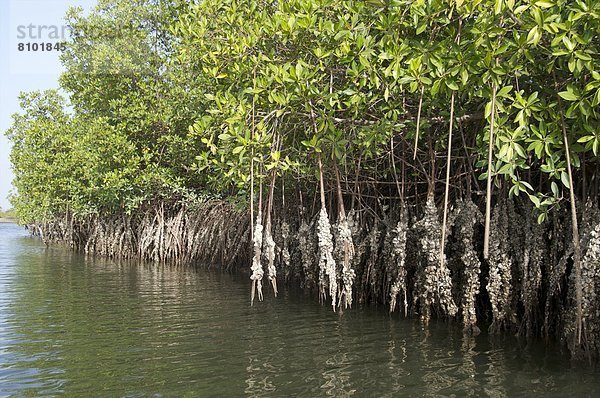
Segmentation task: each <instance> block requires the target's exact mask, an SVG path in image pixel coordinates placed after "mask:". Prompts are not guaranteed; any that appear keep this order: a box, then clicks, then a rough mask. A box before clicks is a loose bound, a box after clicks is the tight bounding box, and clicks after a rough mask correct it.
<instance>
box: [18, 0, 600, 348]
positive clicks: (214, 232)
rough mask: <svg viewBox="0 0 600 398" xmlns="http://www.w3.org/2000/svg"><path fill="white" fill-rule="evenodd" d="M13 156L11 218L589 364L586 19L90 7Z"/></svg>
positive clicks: (458, 1) (594, 312)
mask: <svg viewBox="0 0 600 398" xmlns="http://www.w3.org/2000/svg"><path fill="white" fill-rule="evenodd" d="M67 21H68V24H69V27H70V29H71V31H72V35H71V39H70V41H69V42H68V43H67V49H66V51H65V52H64V54H63V55H62V61H63V65H64V68H65V71H64V74H63V75H62V77H61V79H60V87H61V90H60V91H47V92H33V93H25V94H23V95H22V96H21V108H22V111H21V113H19V114H16V115H15V116H14V122H13V125H12V127H11V128H10V129H9V130H8V132H7V135H8V137H9V139H10V140H11V141H12V144H13V151H12V155H11V158H12V163H13V167H14V172H15V181H14V185H15V187H16V193H15V195H14V196H13V198H12V201H13V204H14V206H15V209H16V210H17V212H18V214H19V217H20V219H21V220H22V221H23V222H24V223H27V224H29V225H30V226H31V228H32V229H33V231H34V232H35V233H36V234H39V235H41V236H42V238H43V239H45V240H46V241H59V242H66V243H68V244H70V245H72V246H73V247H74V248H76V249H79V250H85V251H86V252H91V253H99V254H102V255H108V256H125V257H139V258H144V259H150V260H156V261H162V262H171V261H177V262H185V263H192V262H202V263H205V264H211V265H221V266H223V267H226V268H236V269H241V270H244V271H245V272H248V274H249V275H250V279H251V281H252V288H251V296H252V301H253V302H254V301H256V300H257V299H258V300H260V299H262V297H263V294H267V293H269V292H270V291H273V293H274V294H277V283H278V282H279V283H281V282H282V281H295V282H296V283H300V284H302V286H305V287H306V288H309V289H314V290H315V291H316V292H318V296H319V298H320V300H322V301H323V302H324V303H327V305H330V306H331V307H332V308H333V310H335V311H337V310H343V309H346V308H349V307H350V306H352V305H353V304H355V303H357V302H358V303H364V302H375V303H382V304H384V305H387V306H389V308H390V311H399V312H400V313H402V314H403V315H404V316H408V315H411V314H416V315H418V316H420V317H421V318H422V320H423V322H424V324H425V325H426V324H427V323H428V322H429V320H430V319H431V318H432V317H437V318H448V319H454V320H457V321H459V322H462V323H463V325H464V328H465V332H467V333H477V332H479V330H480V329H481V328H485V329H486V330H489V331H492V332H496V331H511V332H514V333H519V334H522V335H542V336H546V337H556V338H560V339H562V340H563V341H564V342H565V344H566V345H567V346H568V347H569V348H570V349H571V351H572V353H573V354H576V355H579V354H582V353H588V354H590V355H597V354H598V353H599V352H600V315H599V314H600V295H599V294H598V292H600V264H599V258H600V240H599V239H600V215H599V214H600V213H599V211H598V190H599V178H600V170H599V164H600V158H599V151H600V124H599V122H600V119H599V115H600V107H599V105H600V68H599V60H600V54H599V51H600V37H599V31H600V29H599V28H600V2H598V1H596V0H576V1H566V0H544V1H538V0H473V1H463V0H415V1H408V0H370V1H359V0H289V1H256V0H203V1H190V2H188V1H177V0H100V1H99V2H98V6H97V7H96V9H95V10H94V11H92V12H91V13H89V14H85V13H83V11H82V10H77V9H73V10H71V11H70V12H69V14H68V15H67Z"/></svg>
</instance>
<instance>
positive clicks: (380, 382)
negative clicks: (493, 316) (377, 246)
mask: <svg viewBox="0 0 600 398" xmlns="http://www.w3.org/2000/svg"><path fill="white" fill-rule="evenodd" d="M248 292H249V290H248V282H247V279H246V277H243V276H233V275H227V274H222V273H219V272H209V271H203V270H199V271H194V270H191V269H187V268H180V269H177V268H173V267H164V266H156V265H152V264H138V263H135V262H119V261H111V260H103V259H98V258H94V257H86V256H82V255H79V254H75V253H72V252H70V251H68V250H62V249H59V248H45V247H44V246H43V245H40V244H39V243H38V242H37V241H35V240H31V239H29V238H27V237H26V236H25V235H24V234H23V233H22V231H21V230H19V229H15V228H12V229H10V228H9V229H7V228H6V227H4V226H0V396H5V395H17V396H26V395H32V396H36V395H52V396H56V395H63V394H64V395H72V396H89V395H90V394H92V395H100V396H131V397H136V396H140V397H142V396H201V397H207V396H208V397H211V396H214V397H223V396H248V397H265V396H267V397H268V396H274V397H280V396H378V397H397V396H428V397H429V396H432V397H433V396H473V397H475V396H490V397H505V396H511V397H512V396H525V395H526V396H530V395H532V394H536V395H539V396H565V395H571V396H572V395H577V396H595V395H597V394H598V393H599V384H600V382H599V380H598V378H597V374H596V373H595V371H594V370H591V369H588V370H582V369H572V368H570V366H569V363H568V362H566V361H565V359H564V357H562V356H560V354H559V352H557V351H556V350H547V349H546V348H545V347H544V346H543V345H542V344H540V343H539V342H537V343H536V342H525V343H520V342H519V340H516V339H514V338H512V337H502V338H492V337H490V336H486V335H485V334H481V335H480V336H477V337H465V336H463V334H462V333H461V331H460V328H459V327H458V326H457V325H448V324H446V323H443V322H440V323H432V325H430V328H429V332H428V334H427V333H425V332H424V331H423V330H422V328H421V325H420V323H419V322H418V320H407V319H403V318H402V317H400V316H398V315H396V314H394V315H392V316H389V315H388V314H387V311H385V310H384V309H378V308H360V307H357V308H353V309H352V310H351V311H346V312H345V313H344V314H343V315H340V314H335V313H333V312H332V311H331V309H330V307H329V306H320V305H319V304H318V303H316V302H315V300H314V299H313V298H311V297H309V296H307V295H305V294H303V293H301V292H298V291H295V290H286V289H282V292H281V294H280V297H278V298H277V299H275V298H273V297H272V294H271V293H270V292H265V301H264V302H260V303H255V305H254V307H250V306H249V305H248V304H249V303H248V301H249V300H248V299H249V297H248Z"/></svg>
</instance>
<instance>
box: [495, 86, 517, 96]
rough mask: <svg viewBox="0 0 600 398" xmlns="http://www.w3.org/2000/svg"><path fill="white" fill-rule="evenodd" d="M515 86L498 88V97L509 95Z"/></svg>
mask: <svg viewBox="0 0 600 398" xmlns="http://www.w3.org/2000/svg"><path fill="white" fill-rule="evenodd" d="M512 88H513V86H512V85H511V86H504V87H502V88H501V89H500V90H498V92H497V93H496V97H498V98H504V97H507V96H508V93H510V91H511V90H512Z"/></svg>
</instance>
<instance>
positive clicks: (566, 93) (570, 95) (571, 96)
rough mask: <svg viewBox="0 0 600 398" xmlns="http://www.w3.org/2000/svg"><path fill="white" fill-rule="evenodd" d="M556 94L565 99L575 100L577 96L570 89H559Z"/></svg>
mask: <svg viewBox="0 0 600 398" xmlns="http://www.w3.org/2000/svg"><path fill="white" fill-rule="evenodd" d="M558 95H560V97H561V98H562V99H565V100H567V101H577V96H576V95H575V94H574V93H572V92H571V91H561V92H560V93H558Z"/></svg>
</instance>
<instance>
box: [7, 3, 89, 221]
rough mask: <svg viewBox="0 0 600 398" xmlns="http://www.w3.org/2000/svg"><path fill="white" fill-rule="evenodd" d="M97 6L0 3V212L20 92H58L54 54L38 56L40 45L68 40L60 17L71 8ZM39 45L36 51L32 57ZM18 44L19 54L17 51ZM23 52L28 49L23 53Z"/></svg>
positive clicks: (58, 69) (9, 185)
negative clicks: (9, 131) (8, 133)
mask: <svg viewBox="0 0 600 398" xmlns="http://www.w3.org/2000/svg"><path fill="white" fill-rule="evenodd" d="M95 3H96V0H0V207H1V208H2V209H4V210H6V209H9V208H11V205H10V202H9V200H8V195H9V193H10V191H11V190H12V179H13V173H12V171H11V168H10V161H9V153H10V143H9V142H8V140H7V139H6V137H5V135H4V133H5V132H6V130H7V129H8V128H9V127H10V125H11V121H12V118H11V115H12V114H14V113H15V112H18V111H19V102H18V96H19V93H20V92H22V91H34V90H46V89H53V88H58V77H59V75H60V73H61V65H60V61H59V59H58V55H59V53H58V51H54V50H52V51H40V50H39V43H52V44H56V43H57V42H60V41H61V40H62V38H63V37H64V39H68V31H67V30H66V28H65V23H64V15H65V13H66V11H67V10H68V9H69V8H70V7H73V6H80V7H82V8H84V9H86V10H88V9H90V8H91V7H92V6H93V5H94V4H95ZM34 43H38V51H33V50H34V49H35V47H32V45H33V44H34ZM19 44H23V46H22V48H23V51H19ZM27 46H28V47H29V48H27Z"/></svg>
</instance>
